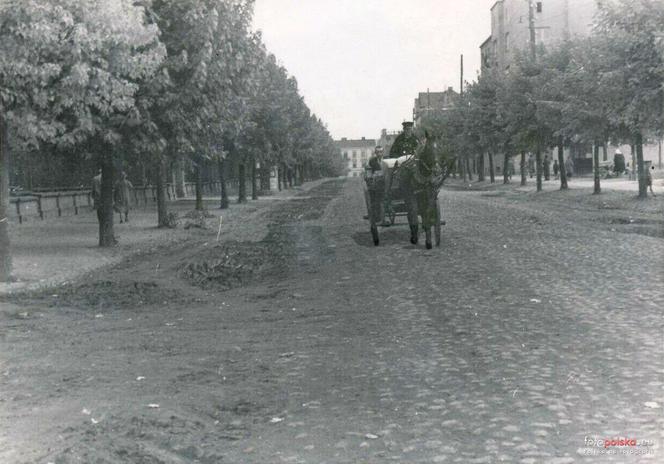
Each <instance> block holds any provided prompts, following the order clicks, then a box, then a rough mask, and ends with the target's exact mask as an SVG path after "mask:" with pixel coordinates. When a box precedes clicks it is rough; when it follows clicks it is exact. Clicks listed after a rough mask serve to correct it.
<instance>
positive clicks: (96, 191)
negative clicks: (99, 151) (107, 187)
mask: <svg viewBox="0 0 664 464" xmlns="http://www.w3.org/2000/svg"><path fill="white" fill-rule="evenodd" d="M90 196H91V197H92V209H93V210H98V209H99V208H100V206H101V169H100V170H99V171H97V175H96V176H94V177H93V178H92V191H91V192H90Z"/></svg>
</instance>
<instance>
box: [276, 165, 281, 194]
mask: <svg viewBox="0 0 664 464" xmlns="http://www.w3.org/2000/svg"><path fill="white" fill-rule="evenodd" d="M281 179H282V173H281V164H280V163H277V190H279V191H280V192H281V188H282V186H281Z"/></svg>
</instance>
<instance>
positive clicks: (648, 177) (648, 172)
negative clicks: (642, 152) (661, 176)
mask: <svg viewBox="0 0 664 464" xmlns="http://www.w3.org/2000/svg"><path fill="white" fill-rule="evenodd" d="M653 169H655V166H650V169H646V183H647V184H648V189H649V190H650V193H652V196H653V197H656V196H657V195H655V192H653V190H652V172H651V171H652V170H653Z"/></svg>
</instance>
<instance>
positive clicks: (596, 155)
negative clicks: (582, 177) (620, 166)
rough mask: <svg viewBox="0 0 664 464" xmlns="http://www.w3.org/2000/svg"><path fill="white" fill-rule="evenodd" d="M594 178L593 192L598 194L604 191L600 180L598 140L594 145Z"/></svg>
mask: <svg viewBox="0 0 664 464" xmlns="http://www.w3.org/2000/svg"><path fill="white" fill-rule="evenodd" d="M593 178H594V181H595V182H594V185H593V194H595V195H597V194H599V193H601V192H602V188H601V187H600V181H599V143H597V142H595V146H594V147H593Z"/></svg>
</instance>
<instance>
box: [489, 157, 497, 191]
mask: <svg viewBox="0 0 664 464" xmlns="http://www.w3.org/2000/svg"><path fill="white" fill-rule="evenodd" d="M489 178H490V179H491V183H492V184H495V183H496V173H495V168H494V166H493V152H492V151H490V152H489Z"/></svg>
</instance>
